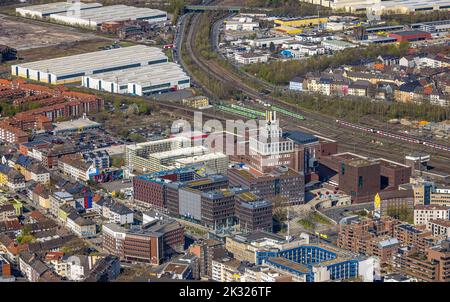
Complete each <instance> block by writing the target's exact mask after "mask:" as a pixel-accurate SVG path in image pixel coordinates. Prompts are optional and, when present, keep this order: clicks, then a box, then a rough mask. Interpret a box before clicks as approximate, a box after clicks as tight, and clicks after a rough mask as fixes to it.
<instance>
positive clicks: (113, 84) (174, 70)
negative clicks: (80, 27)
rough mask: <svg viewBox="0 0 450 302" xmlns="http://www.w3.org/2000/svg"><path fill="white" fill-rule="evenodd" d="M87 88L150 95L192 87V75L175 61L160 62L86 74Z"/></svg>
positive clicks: (83, 80)
mask: <svg viewBox="0 0 450 302" xmlns="http://www.w3.org/2000/svg"><path fill="white" fill-rule="evenodd" d="M82 85H83V86H84V87H86V88H91V89H96V90H101V91H107V92H111V93H124V94H132V95H139V96H144V95H150V94H155V93H163V92H168V91H174V90H180V89H185V88H189V87H190V77H189V76H188V75H186V73H185V72H184V71H183V70H182V69H181V67H180V66H179V65H177V64H175V63H160V64H154V65H146V66H140V67H136V68H131V69H126V70H120V71H114V72H107V73H101V74H95V75H91V76H85V77H83V79H82Z"/></svg>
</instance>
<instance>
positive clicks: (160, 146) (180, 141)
mask: <svg viewBox="0 0 450 302" xmlns="http://www.w3.org/2000/svg"><path fill="white" fill-rule="evenodd" d="M190 146H191V140H190V139H188V138H185V137H182V136H176V137H172V138H168V139H162V140H157V141H150V142H144V143H139V144H133V145H127V146H125V165H127V166H129V167H131V168H132V169H133V170H135V169H136V170H139V171H143V172H145V171H148V169H149V168H150V167H151V166H152V164H151V162H150V161H149V155H150V154H153V153H158V152H165V151H170V150H177V149H180V148H186V147H190Z"/></svg>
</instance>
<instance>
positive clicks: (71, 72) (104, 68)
mask: <svg viewBox="0 0 450 302" xmlns="http://www.w3.org/2000/svg"><path fill="white" fill-rule="evenodd" d="M164 62H167V57H166V56H165V55H164V53H163V52H162V50H161V49H159V48H155V47H148V46H144V45H136V46H131V47H124V48H117V49H111V50H102V51H96V52H90V53H85V54H80V55H74V56H68V57H62V58H55V59H49V60H43V61H37V62H31V63H24V64H20V65H12V66H11V74H12V75H15V76H19V77H23V78H27V79H31V80H34V81H38V82H44V83H50V84H65V83H73V82H81V78H82V77H83V76H88V75H93V74H99V73H104V72H111V71H118V70H124V69H129V68H135V67H139V66H143V65H151V64H158V63H164Z"/></svg>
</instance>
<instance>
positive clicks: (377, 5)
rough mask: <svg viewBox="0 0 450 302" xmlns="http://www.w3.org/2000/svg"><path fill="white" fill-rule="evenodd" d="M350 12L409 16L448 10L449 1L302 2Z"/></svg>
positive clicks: (342, 0) (347, 0) (322, 0)
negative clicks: (416, 13) (423, 12)
mask: <svg viewBox="0 0 450 302" xmlns="http://www.w3.org/2000/svg"><path fill="white" fill-rule="evenodd" d="M300 1H302V2H308V3H313V4H317V5H322V6H325V7H329V8H332V9H334V10H344V11H348V12H360V13H366V12H367V11H368V10H369V11H373V12H375V13H376V14H391V13H397V14H409V13H414V12H422V11H433V10H448V7H449V6H450V1H449V0H435V1H424V0H390V1H386V0H300Z"/></svg>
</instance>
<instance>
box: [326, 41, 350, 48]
mask: <svg viewBox="0 0 450 302" xmlns="http://www.w3.org/2000/svg"><path fill="white" fill-rule="evenodd" d="M322 43H328V44H334V45H337V46H347V47H351V46H356V45H355V44H353V43H350V42H346V41H342V40H323V41H322Z"/></svg>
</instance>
